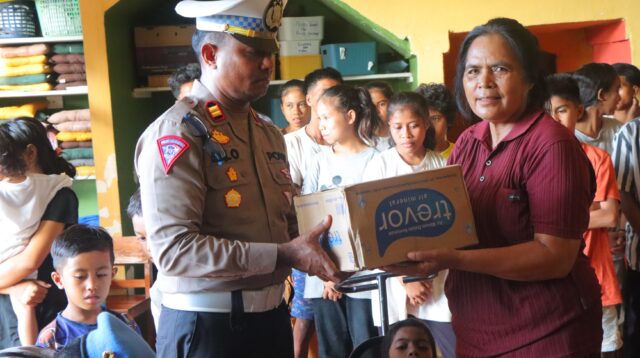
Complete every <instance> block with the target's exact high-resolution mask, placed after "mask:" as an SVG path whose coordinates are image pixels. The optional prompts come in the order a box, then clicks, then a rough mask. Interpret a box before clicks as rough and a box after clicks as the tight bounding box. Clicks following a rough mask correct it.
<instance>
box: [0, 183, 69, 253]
mask: <svg viewBox="0 0 640 358" xmlns="http://www.w3.org/2000/svg"><path fill="white" fill-rule="evenodd" d="M71 183H72V180H71V178H69V177H68V176H67V175H66V174H52V175H45V174H29V175H27V177H26V179H25V180H24V181H22V182H20V183H10V182H8V181H6V180H3V181H0V212H1V214H0V231H1V232H2V238H0V262H4V261H5V260H7V259H9V258H11V257H13V256H15V255H17V254H19V253H20V252H22V250H24V249H25V248H26V247H27V244H28V243H29V240H31V236H33V234H35V233H36V231H38V227H39V226H40V220H41V219H42V215H44V212H45V210H46V209H47V206H48V205H49V202H50V201H51V200H52V199H53V197H54V196H55V195H56V193H57V192H58V190H60V189H62V188H64V187H69V186H71Z"/></svg>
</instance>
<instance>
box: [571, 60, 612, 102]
mask: <svg viewBox="0 0 640 358" xmlns="http://www.w3.org/2000/svg"><path fill="white" fill-rule="evenodd" d="M572 76H573V79H575V80H576V83H578V88H580V100H581V101H582V104H583V105H584V107H585V108H587V107H591V106H593V105H595V104H596V103H598V91H600V90H602V91H605V92H606V91H609V90H610V89H611V87H612V86H613V84H614V83H615V82H616V80H617V79H618V74H617V73H616V70H614V69H613V66H611V65H609V64H607V63H587V64H586V65H583V66H582V67H580V68H579V69H577V70H576V71H575V72H574V73H573V74H572Z"/></svg>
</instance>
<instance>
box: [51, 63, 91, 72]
mask: <svg viewBox="0 0 640 358" xmlns="http://www.w3.org/2000/svg"><path fill="white" fill-rule="evenodd" d="M53 72H56V73H85V72H87V71H86V70H85V66H84V63H59V64H57V65H54V66H53Z"/></svg>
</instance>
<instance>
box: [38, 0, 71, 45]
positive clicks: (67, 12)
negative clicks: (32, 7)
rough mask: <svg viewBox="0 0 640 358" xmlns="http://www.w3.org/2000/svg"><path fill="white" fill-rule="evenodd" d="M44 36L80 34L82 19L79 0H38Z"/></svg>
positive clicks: (39, 17) (39, 16)
mask: <svg viewBox="0 0 640 358" xmlns="http://www.w3.org/2000/svg"><path fill="white" fill-rule="evenodd" d="M36 10H37V12H38V20H39V21H40V29H41V30H42V36H44V37H55V36H80V35H82V21H81V20H80V6H79V5H78V0H36Z"/></svg>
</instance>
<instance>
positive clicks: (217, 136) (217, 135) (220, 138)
mask: <svg viewBox="0 0 640 358" xmlns="http://www.w3.org/2000/svg"><path fill="white" fill-rule="evenodd" d="M211 138H213V140H215V141H216V142H218V143H220V144H229V142H231V138H229V136H227V135H226V134H224V133H222V132H220V131H219V130H217V129H213V130H211Z"/></svg>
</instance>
